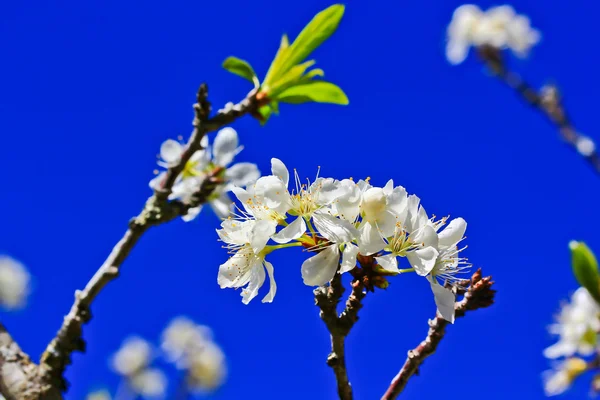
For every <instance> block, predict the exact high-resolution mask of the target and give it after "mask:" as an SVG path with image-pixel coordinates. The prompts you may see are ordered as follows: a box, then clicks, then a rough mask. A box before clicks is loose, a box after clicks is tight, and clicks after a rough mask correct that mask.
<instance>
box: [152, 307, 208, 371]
mask: <svg viewBox="0 0 600 400" xmlns="http://www.w3.org/2000/svg"><path fill="white" fill-rule="evenodd" d="M211 341H212V332H211V330H210V328H209V327H207V326H203V325H198V324H196V323H195V322H194V321H192V320H190V319H189V318H187V317H183V316H181V317H177V318H174V319H173V320H172V321H171V322H170V323H169V325H168V326H167V327H166V328H165V330H164V331H163V333H162V342H161V348H162V349H163V351H164V352H165V355H166V358H167V360H169V361H170V362H173V363H175V364H176V365H177V366H178V367H180V368H185V366H186V357H187V353H188V352H189V351H190V349H194V348H197V347H202V346H203V345H204V344H205V343H209V342H211Z"/></svg>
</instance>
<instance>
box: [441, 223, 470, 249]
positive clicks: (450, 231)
mask: <svg viewBox="0 0 600 400" xmlns="http://www.w3.org/2000/svg"><path fill="white" fill-rule="evenodd" d="M466 230H467V223H466V222H465V220H464V219H462V218H455V219H453V220H452V221H450V223H449V224H448V226H446V227H445V228H444V230H443V231H441V232H440V233H439V235H438V237H439V244H440V246H444V247H450V246H454V245H456V243H458V242H460V240H461V239H462V238H463V237H464V236H465V231H466Z"/></svg>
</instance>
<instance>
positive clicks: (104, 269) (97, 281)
mask: <svg viewBox="0 0 600 400" xmlns="http://www.w3.org/2000/svg"><path fill="white" fill-rule="evenodd" d="M207 97H208V89H207V87H206V85H205V84H202V85H201V86H200V89H199V90H198V95H197V103H196V104H194V111H195V118H194V121H193V126H194V129H193V131H192V134H191V135H190V138H189V140H188V143H187V145H186V149H185V150H184V152H183V154H182V155H181V158H180V160H179V162H178V163H177V164H176V165H174V166H172V167H170V168H169V169H168V170H167V172H166V174H165V178H164V180H163V182H162V185H161V188H160V189H159V190H156V191H155V192H154V195H153V196H151V197H150V198H149V199H148V200H147V201H146V205H145V207H144V209H143V210H142V212H141V213H140V214H139V215H138V216H137V217H136V218H134V219H133V220H132V221H131V222H130V223H129V229H128V230H127V231H126V232H125V234H124V236H123V237H122V238H121V240H119V242H118V243H117V245H116V246H115V247H114V248H113V250H112V251H111V253H110V255H109V256H108V258H107V259H106V261H104V263H103V264H102V266H101V267H100V268H99V269H98V271H97V272H96V273H95V274H94V276H93V277H92V278H91V279H90V281H89V282H88V283H87V285H86V286H85V288H84V289H83V290H81V291H76V292H75V302H74V303H73V306H72V307H71V310H70V312H69V314H68V315H67V316H66V317H65V319H64V322H63V324H62V326H61V328H60V330H59V331H58V333H57V335H56V337H55V338H54V339H52V341H51V342H50V343H49V344H48V347H47V348H46V351H45V352H44V353H43V355H42V357H41V360H40V366H39V368H40V376H41V381H42V384H43V388H42V389H40V392H41V393H44V391H45V390H48V389H52V388H58V389H60V390H61V391H65V390H66V389H67V383H66V381H65V380H64V378H63V375H64V371H65V369H66V367H67V365H69V364H70V363H71V359H70V358H71V357H70V356H71V353H72V352H74V351H83V350H84V349H85V342H84V341H83V339H82V327H83V325H84V324H85V323H87V322H88V321H89V320H90V319H91V314H90V306H91V304H92V303H93V301H94V299H95V298H96V297H97V296H98V294H99V293H100V292H101V291H102V289H103V288H104V287H105V286H106V285H107V284H108V283H109V282H110V281H112V280H113V279H115V278H116V277H117V276H118V274H119V272H120V268H121V264H122V263H123V262H124V261H125V259H126V258H127V257H128V256H129V253H130V252H131V250H132V249H133V247H134V246H135V244H136V243H137V242H138V240H139V239H140V238H141V237H142V235H143V234H144V233H145V232H146V231H147V230H148V229H149V228H150V227H151V226H154V225H160V224H162V223H165V222H168V221H171V220H172V219H174V218H176V217H177V216H180V215H185V214H186V213H187V211H188V210H189V208H191V207H194V206H198V205H200V204H203V203H204V202H205V201H206V199H207V198H208V197H209V196H210V194H211V193H212V191H213V190H214V188H215V187H216V185H217V184H218V183H219V182H222V181H221V180H220V178H219V177H218V176H215V177H211V179H206V180H205V181H204V182H203V184H202V185H201V187H200V189H199V190H198V192H197V193H196V194H195V195H194V196H192V200H191V203H190V204H186V203H182V202H178V201H172V202H169V201H168V197H169V194H170V193H171V191H172V187H173V184H174V183H175V181H176V179H177V177H178V176H179V174H180V173H181V172H182V171H183V170H184V168H185V165H186V163H187V162H188V161H189V160H190V158H191V157H192V156H193V155H194V153H195V152H196V151H198V150H200V149H201V148H202V146H201V144H200V143H201V141H202V138H203V137H204V135H206V134H207V133H208V132H212V131H215V130H217V129H220V128H221V127H223V126H224V125H227V124H229V123H231V122H233V121H234V120H235V119H237V118H239V117H241V116H243V115H245V114H248V113H253V112H255V110H256V109H257V108H258V107H259V106H260V104H259V102H258V101H257V99H256V93H255V91H253V92H250V93H249V94H248V96H247V97H246V98H245V99H244V100H243V101H242V102H240V103H238V104H236V105H233V106H231V107H228V108H226V109H224V110H219V112H217V114H216V115H215V116H214V117H212V118H209V114H210V103H209V102H208V99H207ZM218 173H219V171H217V170H215V174H217V175H218ZM0 359H1V357H0ZM0 364H1V360H0Z"/></svg>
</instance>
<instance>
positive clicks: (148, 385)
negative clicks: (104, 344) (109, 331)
mask: <svg viewBox="0 0 600 400" xmlns="http://www.w3.org/2000/svg"><path fill="white" fill-rule="evenodd" d="M152 360H153V351H152V346H151V345H150V343H148V342H147V341H146V340H144V339H142V338H140V337H137V336H132V337H130V338H128V339H126V340H125V341H124V342H123V344H122V345H121V348H120V349H119V350H118V351H117V352H116V353H115V354H114V355H113V357H112V360H111V364H112V368H113V370H114V371H115V372H116V373H117V374H119V375H121V376H122V377H123V378H124V379H125V380H126V382H127V384H128V386H129V388H130V389H131V390H132V391H133V392H134V393H135V394H137V395H139V396H142V397H145V398H161V397H163V396H164V394H165V391H166V389H167V378H166V376H165V375H164V373H163V372H162V371H161V370H159V369H156V368H152V367H150V364H151V362H152Z"/></svg>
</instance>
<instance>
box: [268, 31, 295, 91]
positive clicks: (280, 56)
mask: <svg viewBox="0 0 600 400" xmlns="http://www.w3.org/2000/svg"><path fill="white" fill-rule="evenodd" d="M289 47H290V41H289V40H288V37H287V35H286V34H285V33H284V34H283V36H282V37H281V43H280V44H279V49H278V50H277V53H276V54H275V58H274V59H273V62H271V66H270V67H269V70H268V71H267V75H266V76H265V80H264V83H265V84H266V85H267V86H268V83H269V82H271V79H272V77H273V76H274V75H275V74H276V73H278V72H279V69H280V65H281V64H282V63H283V60H284V58H285V57H286V55H287V51H288V49H289Z"/></svg>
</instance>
